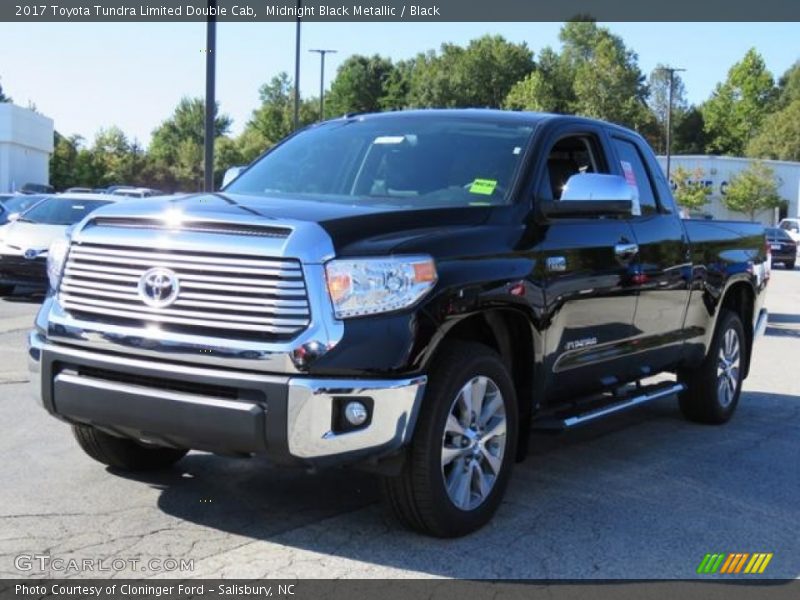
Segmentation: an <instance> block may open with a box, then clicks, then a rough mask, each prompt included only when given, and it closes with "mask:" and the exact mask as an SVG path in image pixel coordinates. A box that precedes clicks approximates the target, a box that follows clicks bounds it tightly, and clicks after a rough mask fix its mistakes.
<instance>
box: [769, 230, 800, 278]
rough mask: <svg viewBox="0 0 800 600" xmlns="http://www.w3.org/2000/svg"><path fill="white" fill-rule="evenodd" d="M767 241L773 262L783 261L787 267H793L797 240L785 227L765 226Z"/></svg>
mask: <svg viewBox="0 0 800 600" xmlns="http://www.w3.org/2000/svg"><path fill="white" fill-rule="evenodd" d="M767 243H769V247H770V253H771V254H772V262H773V263H776V262H779V263H783V266H784V267H786V268H787V269H794V264H795V262H796V261H797V242H795V241H794V240H793V239H792V236H790V235H789V233H788V232H787V231H786V230H785V229H781V228H780V227H767Z"/></svg>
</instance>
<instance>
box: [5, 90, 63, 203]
mask: <svg viewBox="0 0 800 600" xmlns="http://www.w3.org/2000/svg"><path fill="white" fill-rule="evenodd" d="M52 153H53V120H52V119H50V118H48V117H45V116H44V115H40V114H39V113H37V112H35V111H33V110H29V109H27V108H22V107H21V106H16V105H15V104H9V103H0V192H13V191H16V190H18V189H19V188H21V187H22V186H23V185H25V184H26V183H40V184H46V183H48V182H49V181H50V155H51V154H52Z"/></svg>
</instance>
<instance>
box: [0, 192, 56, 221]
mask: <svg viewBox="0 0 800 600" xmlns="http://www.w3.org/2000/svg"><path fill="white" fill-rule="evenodd" d="M45 198H46V196H44V195H41V194H16V195H14V196H11V198H9V199H8V200H6V201H5V202H4V203H3V207H4V208H5V209H6V211H7V212H8V220H9V221H13V220H15V219H16V218H17V217H18V216H19V215H21V214H22V213H24V212H25V211H26V210H28V209H29V208H30V207H32V206H34V205H35V204H37V203H39V202H41V201H42V200H44V199H45Z"/></svg>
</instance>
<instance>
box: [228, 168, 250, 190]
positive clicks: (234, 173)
mask: <svg viewBox="0 0 800 600" xmlns="http://www.w3.org/2000/svg"><path fill="white" fill-rule="evenodd" d="M246 168H247V166H246V165H237V166H235V167H230V168H229V169H228V170H227V171H225V175H223V176H222V187H223V188H225V186H227V185H228V184H229V183H230V182H231V181H233V180H234V179H236V178H237V177H238V176H239V175H240V174H241V172H242V171H244V170H245V169H246Z"/></svg>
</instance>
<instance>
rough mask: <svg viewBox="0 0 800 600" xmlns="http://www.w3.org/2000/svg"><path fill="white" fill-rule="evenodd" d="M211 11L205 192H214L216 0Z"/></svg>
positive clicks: (207, 49) (211, 4) (210, 6)
mask: <svg viewBox="0 0 800 600" xmlns="http://www.w3.org/2000/svg"><path fill="white" fill-rule="evenodd" d="M208 7H209V8H210V9H212V10H210V11H209V17H208V21H207V22H206V106H205V109H206V114H205V117H206V118H205V134H204V135H205V139H204V140H203V144H204V159H205V160H204V167H203V191H205V192H213V191H214V134H215V133H216V132H215V130H214V113H215V112H216V108H217V100H216V94H215V87H216V70H217V69H216V56H217V18H216V17H215V16H213V14H214V12H216V11H215V10H214V9H216V7H217V2H216V0H208Z"/></svg>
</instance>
